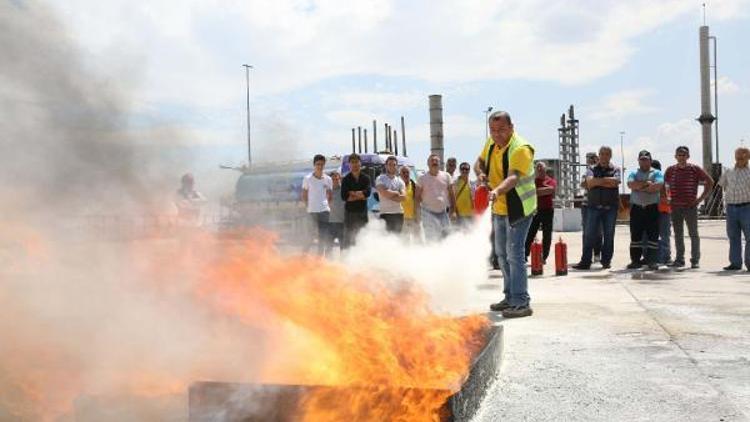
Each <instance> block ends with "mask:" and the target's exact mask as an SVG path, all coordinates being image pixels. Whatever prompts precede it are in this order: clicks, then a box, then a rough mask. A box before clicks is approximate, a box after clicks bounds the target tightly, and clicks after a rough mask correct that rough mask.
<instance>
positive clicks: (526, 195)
mask: <svg viewBox="0 0 750 422" xmlns="http://www.w3.org/2000/svg"><path fill="white" fill-rule="evenodd" d="M518 148H529V149H530V150H531V154H532V156H533V154H534V147H533V146H531V144H529V143H528V142H526V140H525V139H523V138H522V137H520V136H518V135H516V134H515V132H514V133H513V137H511V138H510V145H508V149H506V150H505V153H504V154H503V178H507V177H508V168H509V167H510V159H509V157H510V156H512V155H513V154H514V153H515V151H516V150H517V149H518ZM525 173H526V176H523V177H520V178H519V179H518V182H517V183H516V186H515V187H514V188H513V189H511V190H510V191H508V193H506V194H505V195H506V196H505V198H506V203H507V206H508V222H509V223H510V224H513V223H515V222H517V221H518V220H522V219H523V218H524V217H528V216H530V215H532V214H534V213H535V212H536V183H535V182H534V178H535V177H536V176H535V174H534V160H533V159H532V160H531V161H530V162H529V167H528V168H527V169H526V172H525Z"/></svg>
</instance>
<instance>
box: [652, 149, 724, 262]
mask: <svg viewBox="0 0 750 422" xmlns="http://www.w3.org/2000/svg"><path fill="white" fill-rule="evenodd" d="M674 158H675V159H676V160H677V164H674V165H671V166H669V168H667V171H666V173H665V174H664V182H665V184H666V185H667V190H668V191H669V193H670V196H671V206H672V229H673V230H674V246H675V260H674V263H673V264H672V266H674V267H684V266H685V232H684V231H683V229H684V226H683V223H685V224H687V228H688V234H689V235H690V267H691V268H698V265H699V264H698V262H699V261H700V259H701V239H700V236H699V235H698V208H697V207H698V204H700V203H701V202H703V200H704V199H706V196H708V194H709V193H711V189H713V187H714V181H713V179H711V176H709V175H708V174H706V172H705V171H703V169H702V168H700V167H699V166H696V165H695V164H692V163H688V158H690V150H689V149H688V147H686V146H679V147H677V150H675V155H674ZM701 182H703V183H704V186H703V192H702V193H701V196H700V197H698V198H697V199H696V196H697V195H698V184H699V183H701Z"/></svg>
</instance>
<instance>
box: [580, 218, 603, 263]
mask: <svg viewBox="0 0 750 422" xmlns="http://www.w3.org/2000/svg"><path fill="white" fill-rule="evenodd" d="M588 211H589V207H588V206H582V207H581V228H582V229H583V230H581V232H582V233H581V234H582V236H583V237H582V238H581V244H583V242H585V241H586V216H587V215H588ZM601 254H602V231H601V228H600V229H599V233H598V234H597V237H596V243H594V255H600V256H601Z"/></svg>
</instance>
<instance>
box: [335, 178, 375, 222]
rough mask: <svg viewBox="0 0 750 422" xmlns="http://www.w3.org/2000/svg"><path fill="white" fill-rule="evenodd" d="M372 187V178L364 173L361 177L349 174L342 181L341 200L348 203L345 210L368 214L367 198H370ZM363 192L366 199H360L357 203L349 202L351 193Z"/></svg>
mask: <svg viewBox="0 0 750 422" xmlns="http://www.w3.org/2000/svg"><path fill="white" fill-rule="evenodd" d="M371 190H372V186H371V185H370V177H369V176H367V175H366V174H364V173H359V177H356V178H355V177H354V175H353V174H352V173H351V172H349V173H347V174H346V176H344V178H343V179H341V199H343V200H344V201H345V202H346V205H345V206H344V209H346V211H347V212H357V213H361V212H367V198H368V197H369V196H370V191H371ZM356 191H362V192H364V194H365V199H359V200H356V201H347V200H346V198H348V197H349V192H356Z"/></svg>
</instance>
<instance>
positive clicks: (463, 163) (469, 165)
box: [458, 161, 471, 170]
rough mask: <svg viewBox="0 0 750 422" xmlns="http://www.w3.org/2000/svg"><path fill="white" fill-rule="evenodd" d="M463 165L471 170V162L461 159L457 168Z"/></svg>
mask: <svg viewBox="0 0 750 422" xmlns="http://www.w3.org/2000/svg"><path fill="white" fill-rule="evenodd" d="M463 166H466V167H468V168H469V170H471V164H469V163H467V162H466V161H463V162H462V163H461V164H459V165H458V168H461V167H463Z"/></svg>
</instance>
